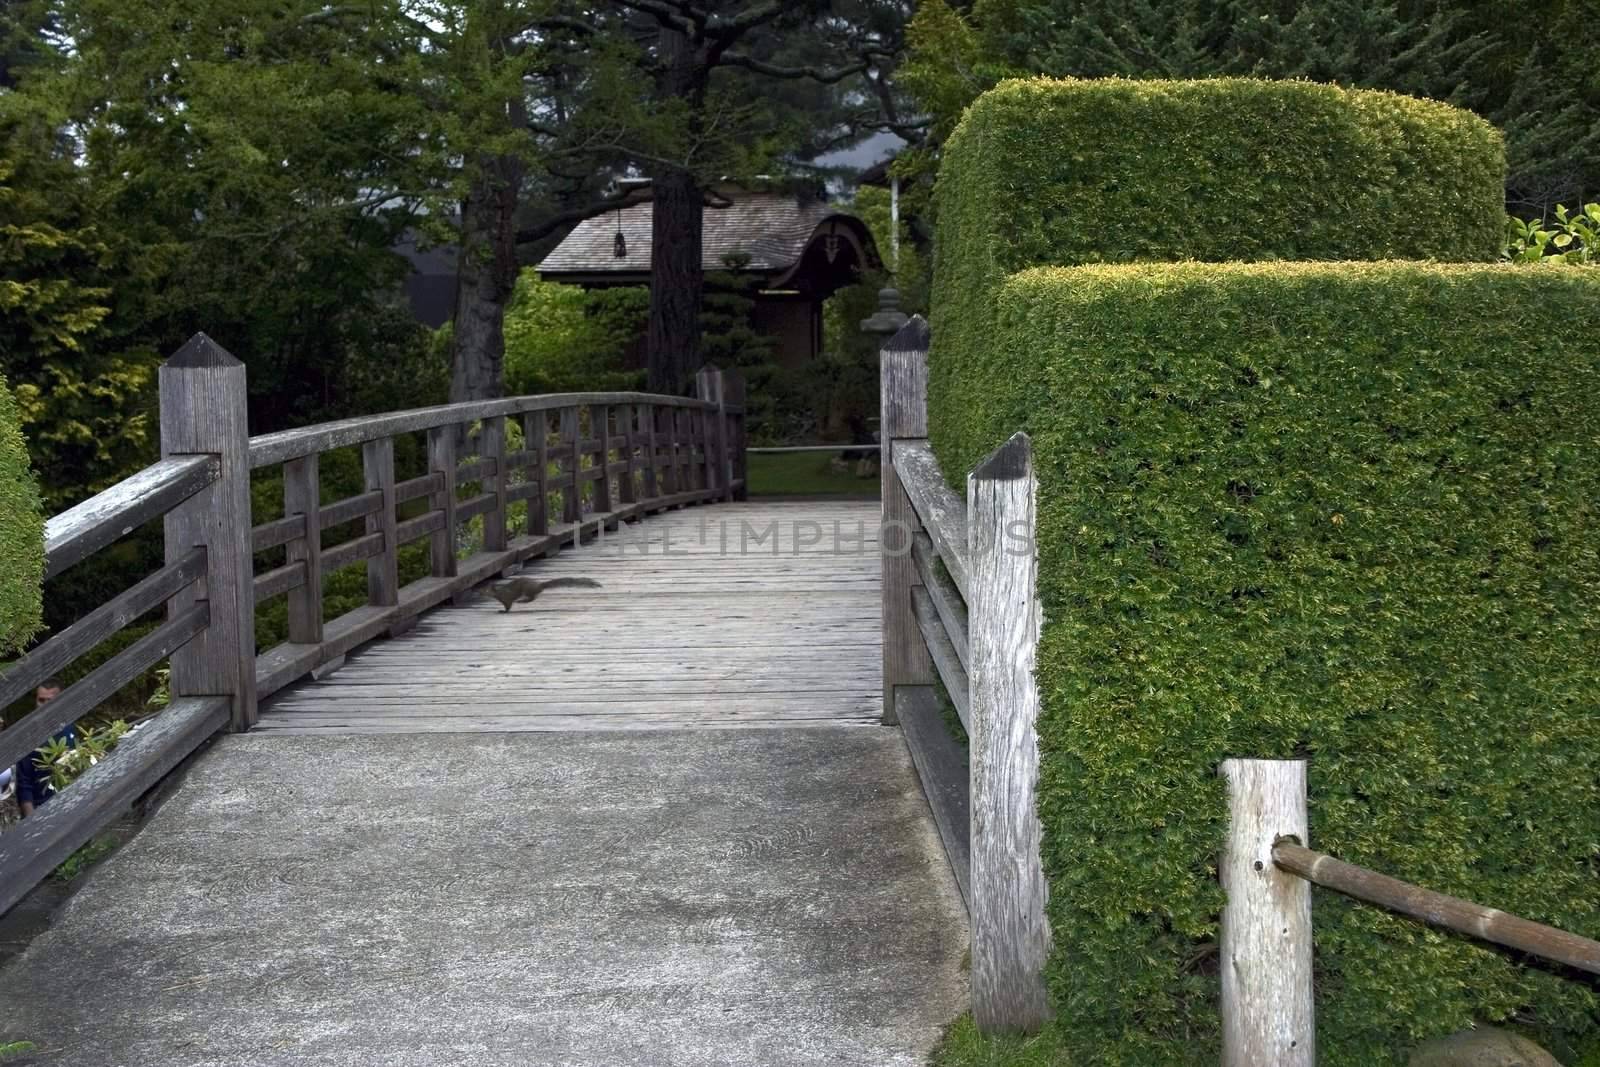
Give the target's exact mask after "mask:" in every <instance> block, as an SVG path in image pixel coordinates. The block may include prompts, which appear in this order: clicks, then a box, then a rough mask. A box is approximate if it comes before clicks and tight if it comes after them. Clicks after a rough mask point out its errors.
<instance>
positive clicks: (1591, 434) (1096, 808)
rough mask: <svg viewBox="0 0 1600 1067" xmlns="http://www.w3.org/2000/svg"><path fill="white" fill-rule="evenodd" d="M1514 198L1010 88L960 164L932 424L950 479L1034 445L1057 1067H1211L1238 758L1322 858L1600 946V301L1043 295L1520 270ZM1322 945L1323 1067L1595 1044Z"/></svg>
mask: <svg viewBox="0 0 1600 1067" xmlns="http://www.w3.org/2000/svg"><path fill="white" fill-rule="evenodd" d="M1230 116H1231V117H1230ZM1401 130H1409V131H1410V132H1409V133H1407V134H1406V135H1404V136H1401V134H1400V133H1399V132H1398V131H1401ZM1202 159H1207V160H1210V161H1211V162H1212V166H1211V167H1210V169H1206V168H1203V167H1201V166H1200V164H1199V162H1198V161H1199V160H1202ZM1499 166H1500V162H1499V146H1498V140H1497V137H1496V135H1495V134H1494V133H1493V131H1492V130H1490V129H1488V128H1487V127H1486V126H1484V125H1483V124H1482V123H1480V122H1479V121H1478V120H1476V119H1473V118H1471V117H1470V116H1465V115H1463V114H1462V113H1460V112H1456V111H1452V110H1451V109H1448V108H1444V107H1441V106H1437V105H1430V104H1424V103H1420V102H1416V101H1408V100H1404V99H1402V98H1398V97H1393V96H1386V95H1380V94H1366V93H1342V92H1339V91H1337V90H1332V89H1326V88H1319V87H1315V86H1310V85H1298V84H1295V85H1269V84H1261V83H1250V82H1243V83H1240V82H1233V83H1228V82H1212V83H1204V84H1201V85H1192V86H1186V85H1176V84H1166V85H1163V84H1155V85H1151V84H1148V83H1142V84H1138V85H1134V84H1130V83H1115V84H1110V85H1096V84H1088V83H1041V82H1028V83H1014V84H1009V85H1006V86H1003V87H1002V88H1001V89H999V90H997V91H996V92H995V93H993V94H990V95H989V96H986V97H984V98H982V99H980V101H979V102H978V103H977V104H975V105H974V107H973V108H972V110H971V111H969V113H968V116H967V118H966V120H965V123H964V125H963V127H962V129H961V130H960V131H959V133H958V134H957V136H956V137H955V138H954V139H953V141H952V143H951V145H950V146H949V149H948V153H947V156H946V160H945V163H944V170H943V172H942V173H941V178H940V182H941V186H940V193H939V203H938V211H939V220H938V221H939V244H938V256H939V259H938V265H937V271H938V273H937V277H936V290H937V295H936V297H935V301H934V309H935V316H936V317H935V320H934V350H933V353H932V357H931V360H932V386H931V389H930V409H931V410H930V420H929V421H930V427H931V430H932V432H933V434H934V444H935V448H936V449H937V450H938V452H939V455H940V459H941V463H942V464H943V466H944V467H945V469H946V470H947V471H949V472H951V473H952V474H959V472H961V471H964V470H965V469H967V468H969V467H970V466H971V465H972V464H973V463H974V462H975V461H976V460H977V459H979V458H980V457H981V456H982V455H983V454H984V453H985V452H987V451H988V450H989V449H991V448H993V447H994V446H996V445H997V444H999V443H1000V442H1001V441H1003V440H1004V439H1005V438H1006V437H1007V436H1009V435H1010V434H1011V433H1012V432H1013V431H1014V430H1016V429H1018V428H1025V429H1027V430H1029V431H1030V432H1031V433H1032V435H1033V438H1034V442H1035V447H1036V456H1037V463H1038V468H1039V478H1040V487H1039V494H1040V540H1039V554H1040V563H1041V581H1042V587H1043V588H1042V592H1043V596H1044V616H1045V628H1044V632H1043V635H1042V647H1041V652H1040V666H1039V681H1040V687H1041V692H1042V697H1043V708H1042V713H1041V719H1040V723H1039V731H1040V746H1041V753H1042V781H1041V786H1040V798H1039V808H1040V815H1041V818H1042V821H1043V825H1044V850H1045V855H1044V859H1045V867H1046V873H1047V874H1048V876H1049V879H1050V903H1049V914H1050V919H1051V923H1052V927H1053V931H1054V938H1055V945H1056V951H1055V953H1054V955H1053V957H1052V960H1051V963H1050V968H1049V974H1048V977H1049V980H1050V982H1051V987H1052V991H1053V994H1054V997H1055V1001H1056V1005H1057V1012H1058V1022H1057V1023H1056V1025H1055V1030H1056V1034H1055V1038H1056V1040H1058V1041H1059V1042H1060V1044H1061V1046H1062V1055H1063V1056H1064V1057H1065V1059H1063V1061H1062V1062H1072V1063H1080V1062H1081V1063H1094V1064H1132V1065H1141V1067H1142V1065H1146V1064H1191V1063H1192V1064H1205V1063H1215V1062H1217V1056H1218V1029H1219V1025H1218V1023H1219V1020H1218V1013H1219V1008H1218V1003H1217V995H1218V988H1219V982H1218V968H1219V966H1220V961H1219V960H1218V959H1217V956H1216V949H1215V937H1216V921H1217V917H1218V915H1219V912H1220V909H1221V907H1222V904H1223V898H1222V894H1221V891H1220V889H1219V887H1218V885H1217V881H1216V873H1215V858H1216V855H1217V853H1218V850H1219V848H1220V846H1221V842H1222V839H1223V833H1224V827H1225V823H1226V803H1225V797H1224V793H1223V789H1222V786H1221V783H1220V782H1219V780H1218V779H1217V777H1216V768H1217V765H1218V763H1219V762H1220V761H1221V760H1222V759H1224V758H1225V757H1228V756H1256V757H1267V758H1274V757H1278V758H1281V757H1291V756H1307V757H1309V758H1310V788H1311V805H1312V807H1311V836H1312V840H1313V844H1314V845H1317V846H1318V847H1322V848H1325V849H1327V850H1328V851H1330V852H1333V853H1334V854H1336V855H1338V856H1341V857H1342V858H1345V859H1348V860H1351V861H1353V862H1356V863H1361V864H1365V865H1369V866H1372V867H1375V868H1377V869H1379V870H1382V871H1385V872H1388V873H1391V874H1394V875H1397V876H1399V877H1402V878H1406V879H1410V880H1413V881H1417V882H1421V883H1423V884H1426V885H1429V886H1432V887H1435V888H1438V889H1441V890H1444V891H1446V892H1450V893H1455V894H1458V895H1461V896H1465V897H1468V898H1471V899H1475V900H1481V901H1484V902H1486V903H1490V904H1495V905H1499V906H1502V907H1506V908H1509V909H1511V910H1514V911H1518V912H1520V913H1522V914H1525V915H1528V916H1530V917H1532V918H1535V919H1538V920H1542V921H1545V922H1550V923H1554V924H1556V925H1560V926H1564V927H1567V928H1569V929H1576V930H1580V931H1583V932H1587V933H1591V934H1592V933H1594V931H1595V927H1594V921H1595V918H1594V917H1595V916H1596V915H1600V876H1597V871H1596V866H1595V864H1596V858H1595V857H1596V854H1597V853H1596V849H1597V847H1600V846H1597V839H1596V826H1597V825H1600V823H1597V817H1596V812H1597V811H1600V538H1597V537H1596V536H1595V530H1596V529H1600V514H1597V512H1600V431H1597V429H1596V427H1600V358H1597V357H1596V351H1595V338H1596V337H1600V272H1593V271H1589V272H1587V273H1585V270H1584V268H1552V269H1545V268H1514V267H1503V266H1487V265H1456V266H1431V265H1426V264H1421V263H1401V262H1361V263H1334V262H1325V263H1286V262H1274V263H1262V262H1258V263H1254V264H1249V263H1232V264H1224V263H1217V264H1205V263H1173V264H1165V265H1162V264H1147V265H1094V266H1076V267H1067V268H1062V267H1043V266H1039V265H1040V264H1049V263H1068V264H1071V263H1083V262H1085V261H1088V260H1094V259H1115V258H1119V257H1120V256H1122V255H1123V254H1124V253H1126V254H1127V255H1129V256H1130V257H1141V258H1175V257H1181V256H1185V255H1188V256H1194V257H1204V258H1213V259H1223V258H1228V257H1237V258H1242V259H1249V258H1256V259H1262V258H1275V259H1289V258H1292V257H1299V258H1302V259H1304V258H1313V259H1315V258H1325V259H1331V258H1334V257H1341V256H1342V257H1347V258H1353V259H1370V258H1374V257H1380V256H1391V255H1402V256H1406V257H1418V256H1433V257H1437V258H1449V259H1467V260H1486V259H1489V258H1492V256H1493V255H1494V250H1495V248H1496V246H1497V242H1498V231H1497V227H1498V225H1499V220H1500V218H1501V217H1502V216H1501V209H1500V199H1499V198H1500V195H1501V194H1500V188H1499V173H1500V172H1499ZM1385 175H1387V176H1388V177H1386V178H1385V177H1384V176H1385ZM1374 176H1376V177H1374ZM1228 190H1231V195H1224V192H1225V191H1228ZM1196 198H1199V200H1198V201H1197V200H1196ZM1201 202H1203V203H1204V205H1205V207H1204V211H1202V210H1201V208H1200V207H1199V206H1197V203H1201ZM1206 213H1209V215H1208V214H1206ZM1135 231H1137V232H1135ZM1029 267H1038V269H1024V268H1029ZM1315 918H1316V938H1317V944H1316V947H1317V956H1316V961H1317V1010H1318V1046H1319V1047H1318V1052H1319V1062H1323V1063H1328V1064H1335V1065H1348V1067H1357V1065H1359V1067H1367V1065H1371V1064H1386V1063H1403V1062H1405V1055H1406V1051H1407V1050H1408V1049H1409V1048H1410V1047H1412V1046H1414V1044H1415V1043H1416V1042H1417V1041H1418V1040H1419V1039H1421V1038H1423V1037H1426V1036H1431V1035H1436V1034H1440V1033H1446V1032H1450V1031H1452V1030H1456V1029H1459V1028H1462V1027H1464V1026H1466V1025H1468V1024H1469V1023H1471V1022H1472V1021H1473V1020H1505V1019H1508V1018H1514V1019H1516V1020H1517V1021H1518V1022H1519V1023H1527V1024H1529V1025H1531V1026H1532V1027H1534V1028H1535V1029H1536V1030H1537V1031H1538V1032H1539V1036H1541V1037H1543V1039H1544V1040H1545V1041H1547V1042H1548V1044H1549V1045H1550V1046H1551V1047H1552V1048H1554V1049H1556V1050H1557V1051H1561V1050H1570V1049H1572V1048H1573V1047H1574V1046H1575V1044H1576V1043H1578V1042H1582V1041H1585V1040H1588V1041H1593V1040H1594V1039H1595V1038H1596V1037H1600V1032H1597V1031H1600V1025H1597V1018H1600V1015H1597V1011H1600V1001H1597V997H1596V992H1595V987H1594V986H1593V985H1592V984H1586V983H1583V982H1572V981H1568V980H1566V979H1564V978H1561V977H1557V976H1555V975H1554V974H1553V973H1552V972H1549V971H1546V970H1542V969H1539V968H1538V967H1531V966H1524V965H1522V964H1520V963H1519V962H1517V961H1515V960H1513V959H1510V958H1508V957H1507V956H1504V955H1501V954H1499V953H1497V952H1495V951H1492V950H1490V949H1487V948H1484V947H1482V946H1480V945H1479V944H1476V943H1474V942H1470V941H1468V940H1466V939H1463V938H1458V937H1454V936H1447V935H1443V934H1439V933H1436V932H1433V931H1431V930H1429V929H1427V928H1425V927H1422V926H1419V925H1418V924H1416V923H1413V922H1410V921H1408V920H1402V919H1398V918H1394V917H1391V916H1389V915H1387V914H1385V913H1383V912H1381V911H1379V910H1378V909H1375V908H1371V907H1368V906H1364V905H1357V904H1353V903H1351V902H1348V901H1346V900H1344V899H1342V898H1340V897H1338V896H1336V895H1334V894H1332V893H1326V892H1322V891H1318V893H1317V894H1316V916H1315Z"/></svg>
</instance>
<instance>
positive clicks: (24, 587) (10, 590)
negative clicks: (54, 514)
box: [0, 378, 44, 657]
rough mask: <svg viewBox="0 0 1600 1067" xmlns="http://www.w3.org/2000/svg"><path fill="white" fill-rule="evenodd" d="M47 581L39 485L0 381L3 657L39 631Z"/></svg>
mask: <svg viewBox="0 0 1600 1067" xmlns="http://www.w3.org/2000/svg"><path fill="white" fill-rule="evenodd" d="M43 577H44V520H43V518H42V516H41V514H40V509H39V487H38V485H37V484H36V483H35V482H34V478H33V470H32V468H31V467H30V465H29V460H28V449H27V446H26V444H25V443H24V442H23V439H22V428H21V421H20V415H19V413H18V411H17V403H16V399H15V398H14V397H12V395H11V390H10V389H9V388H8V387H7V385H6V383H5V379H4V378H0V657H9V656H13V655H16V654H17V653H18V652H20V651H21V650H22V649H23V648H24V647H26V645H27V643H28V641H29V640H30V639H31V638H32V637H33V635H34V634H36V633H38V632H39V628H40V625H41V623H40V616H41V595H40V584H41V582H42V580H43Z"/></svg>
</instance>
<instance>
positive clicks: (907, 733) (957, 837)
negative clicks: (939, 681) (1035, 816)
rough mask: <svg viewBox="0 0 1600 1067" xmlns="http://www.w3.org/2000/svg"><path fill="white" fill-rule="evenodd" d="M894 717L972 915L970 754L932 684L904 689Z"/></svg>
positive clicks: (896, 696)
mask: <svg viewBox="0 0 1600 1067" xmlns="http://www.w3.org/2000/svg"><path fill="white" fill-rule="evenodd" d="M894 699H895V703H896V704H897V705H898V706H897V707H896V708H895V718H897V719H898V720H899V721H900V730H901V733H902V735H903V736H904V737H905V741H906V748H907V750H908V751H910V753H911V762H912V764H913V765H914V766H915V767H916V768H917V778H918V779H919V780H920V781H921V782H922V793H923V795H924V796H926V797H927V798H928V807H929V808H930V809H931V810H932V811H933V822H934V825H935V826H937V827H938V829H939V840H940V841H941V842H943V843H944V854H945V856H946V858H948V859H949V860H950V871H951V873H952V874H954V875H955V876H956V886H957V888H959V889H960V890H961V900H962V902H963V903H964V904H966V906H967V911H968V914H969V915H970V914H971V911H972V845H971V840H972V838H971V835H972V783H971V779H970V775H971V772H970V771H969V769H968V765H967V752H966V749H964V748H962V747H961V746H960V745H959V744H957V743H956V740H955V738H953V737H951V736H950V731H949V730H948V729H946V728H945V724H944V716H943V714H941V712H940V708H939V697H938V695H937V694H936V693H935V692H934V690H933V687H932V686H926V685H902V686H900V687H899V688H898V689H896V690H895V691H894Z"/></svg>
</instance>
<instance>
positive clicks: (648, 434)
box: [639, 404, 661, 500]
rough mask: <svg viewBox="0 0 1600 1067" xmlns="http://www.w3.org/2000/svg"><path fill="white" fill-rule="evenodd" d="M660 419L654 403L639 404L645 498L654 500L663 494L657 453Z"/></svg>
mask: <svg viewBox="0 0 1600 1067" xmlns="http://www.w3.org/2000/svg"><path fill="white" fill-rule="evenodd" d="M658 421H659V420H658V419H657V418H656V407H655V405H654V404H641V405H640V406H639V431H640V433H641V434H642V435H643V439H644V440H643V445H644V498H645V499H646V500H653V499H654V498H656V497H658V496H660V495H661V483H660V481H659V479H658V477H657V473H658V470H659V464H660V460H659V457H657V455H656V424H657V422H658Z"/></svg>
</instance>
